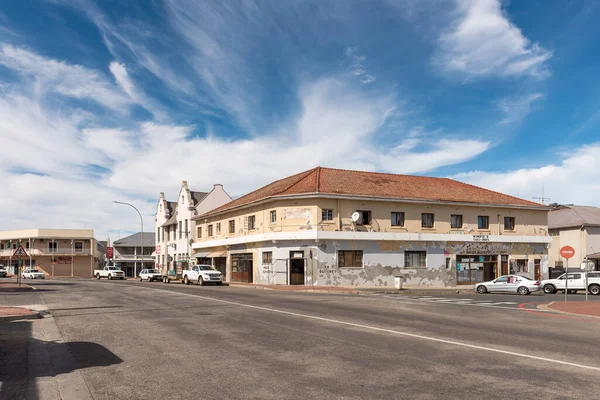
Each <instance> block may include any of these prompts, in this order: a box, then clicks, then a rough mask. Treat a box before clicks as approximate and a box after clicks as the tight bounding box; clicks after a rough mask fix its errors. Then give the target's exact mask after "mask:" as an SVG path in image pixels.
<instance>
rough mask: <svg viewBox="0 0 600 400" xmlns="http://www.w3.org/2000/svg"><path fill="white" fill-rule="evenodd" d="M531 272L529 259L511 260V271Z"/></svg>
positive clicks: (515, 272)
mask: <svg viewBox="0 0 600 400" xmlns="http://www.w3.org/2000/svg"><path fill="white" fill-rule="evenodd" d="M528 272H529V260H510V273H511V274H518V273H528Z"/></svg>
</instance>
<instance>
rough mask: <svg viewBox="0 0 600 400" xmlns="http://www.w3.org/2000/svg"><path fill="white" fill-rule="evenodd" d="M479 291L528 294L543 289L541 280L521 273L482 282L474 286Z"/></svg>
mask: <svg viewBox="0 0 600 400" xmlns="http://www.w3.org/2000/svg"><path fill="white" fill-rule="evenodd" d="M473 289H475V290H476V291H477V293H481V294H483V293H489V292H501V293H518V294H521V295H526V294H529V293H531V292H537V291H540V290H541V289H542V286H541V282H540V281H534V280H531V279H529V278H526V277H524V276H520V275H503V276H500V277H498V278H496V279H494V280H493V281H489V282H480V283H477V284H475V286H473Z"/></svg>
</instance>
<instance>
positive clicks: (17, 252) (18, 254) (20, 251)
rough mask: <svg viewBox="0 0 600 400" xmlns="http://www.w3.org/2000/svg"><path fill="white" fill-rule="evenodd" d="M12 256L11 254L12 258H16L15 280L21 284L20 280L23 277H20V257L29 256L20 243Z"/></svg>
mask: <svg viewBox="0 0 600 400" xmlns="http://www.w3.org/2000/svg"><path fill="white" fill-rule="evenodd" d="M12 256H13V258H16V259H17V260H18V267H17V282H18V283H19V286H21V281H22V280H23V277H22V274H23V273H22V272H21V268H22V265H21V264H22V263H21V258H23V257H29V256H28V255H27V252H26V251H25V249H24V248H23V246H21V245H19V247H18V248H17V250H15V252H14V253H13V255H12Z"/></svg>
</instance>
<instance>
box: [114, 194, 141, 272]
mask: <svg viewBox="0 0 600 400" xmlns="http://www.w3.org/2000/svg"><path fill="white" fill-rule="evenodd" d="M113 203H115V204H123V205H126V206H129V207H131V208H133V209H134V210H135V211H137V213H138V215H139V216H140V225H141V226H142V231H141V232H140V237H141V239H140V244H141V246H140V250H141V252H142V269H144V219H143V218H142V214H141V213H140V210H138V209H137V208H135V206H133V205H132V204H129V203H124V202H122V201H115V200H113ZM133 277H134V278H136V277H137V263H135V264H133Z"/></svg>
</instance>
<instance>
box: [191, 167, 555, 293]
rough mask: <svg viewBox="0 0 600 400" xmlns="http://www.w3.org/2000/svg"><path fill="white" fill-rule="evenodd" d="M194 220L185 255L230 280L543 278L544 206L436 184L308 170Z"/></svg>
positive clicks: (355, 282)
mask: <svg viewBox="0 0 600 400" xmlns="http://www.w3.org/2000/svg"><path fill="white" fill-rule="evenodd" d="M412 178H416V180H415V179H412ZM413 180H415V181H416V182H412V181H413ZM307 181H308V182H307ZM340 182H341V183H342V185H340ZM343 182H362V183H361V184H359V185H357V187H355V188H353V187H349V186H348V185H343ZM414 183H416V184H417V186H416V187H417V188H419V187H420V188H419V189H417V192H414V193H413V192H407V189H406V186H411V187H413V186H412V185H414ZM363 184H364V186H368V189H369V191H370V192H371V193H372V194H367V193H365V189H364V188H363ZM445 191H447V192H449V193H451V194H452V195H451V196H453V197H450V198H448V199H444V198H443V196H444V192H445ZM432 193H433V194H434V195H431V194H432ZM419 197H420V198H419ZM473 200H478V201H477V202H476V203H475V202H474V201H473ZM486 202H487V204H486ZM194 220H195V223H196V241H195V243H194V244H193V246H192V247H193V248H194V250H195V251H196V253H195V254H196V255H198V257H199V259H201V260H202V262H211V263H213V264H214V263H224V264H225V266H226V272H227V277H228V279H229V280H231V281H244V282H256V283H265V284H304V285H322V286H393V282H394V277H395V276H403V278H404V279H405V281H406V283H407V284H409V285H415V286H454V285H457V284H472V283H475V282H481V281H483V280H489V279H493V278H495V277H497V276H499V275H504V274H508V273H519V274H524V275H527V276H530V277H532V278H538V279H541V278H542V277H543V276H545V275H547V273H548V249H549V247H550V242H551V239H550V237H549V235H548V222H547V221H548V208H547V207H545V206H543V205H540V204H536V203H531V202H528V201H525V200H521V199H515V198H512V197H510V196H506V195H502V194H497V193H495V192H490V191H487V190H485V189H481V188H475V187H472V186H469V185H464V184H461V183H459V182H456V181H450V180H444V179H441V180H440V179H438V178H426V177H406V176H402V175H390V174H374V173H363V172H359V171H343V170H333V169H325V168H317V169H315V170H311V171H307V172H305V173H303V174H300V175H299V176H298V175H296V176H292V177H288V178H285V179H283V180H281V181H277V182H274V183H272V184H271V185H267V186H266V187H264V188H261V189H259V190H257V191H255V192H252V193H250V194H248V195H246V196H243V197H241V198H240V199H236V200H234V201H233V202H231V203H229V204H228V205H225V206H224V207H221V208H219V209H216V210H213V211H211V212H208V213H206V214H204V215H200V216H198V217H196V218H194Z"/></svg>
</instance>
